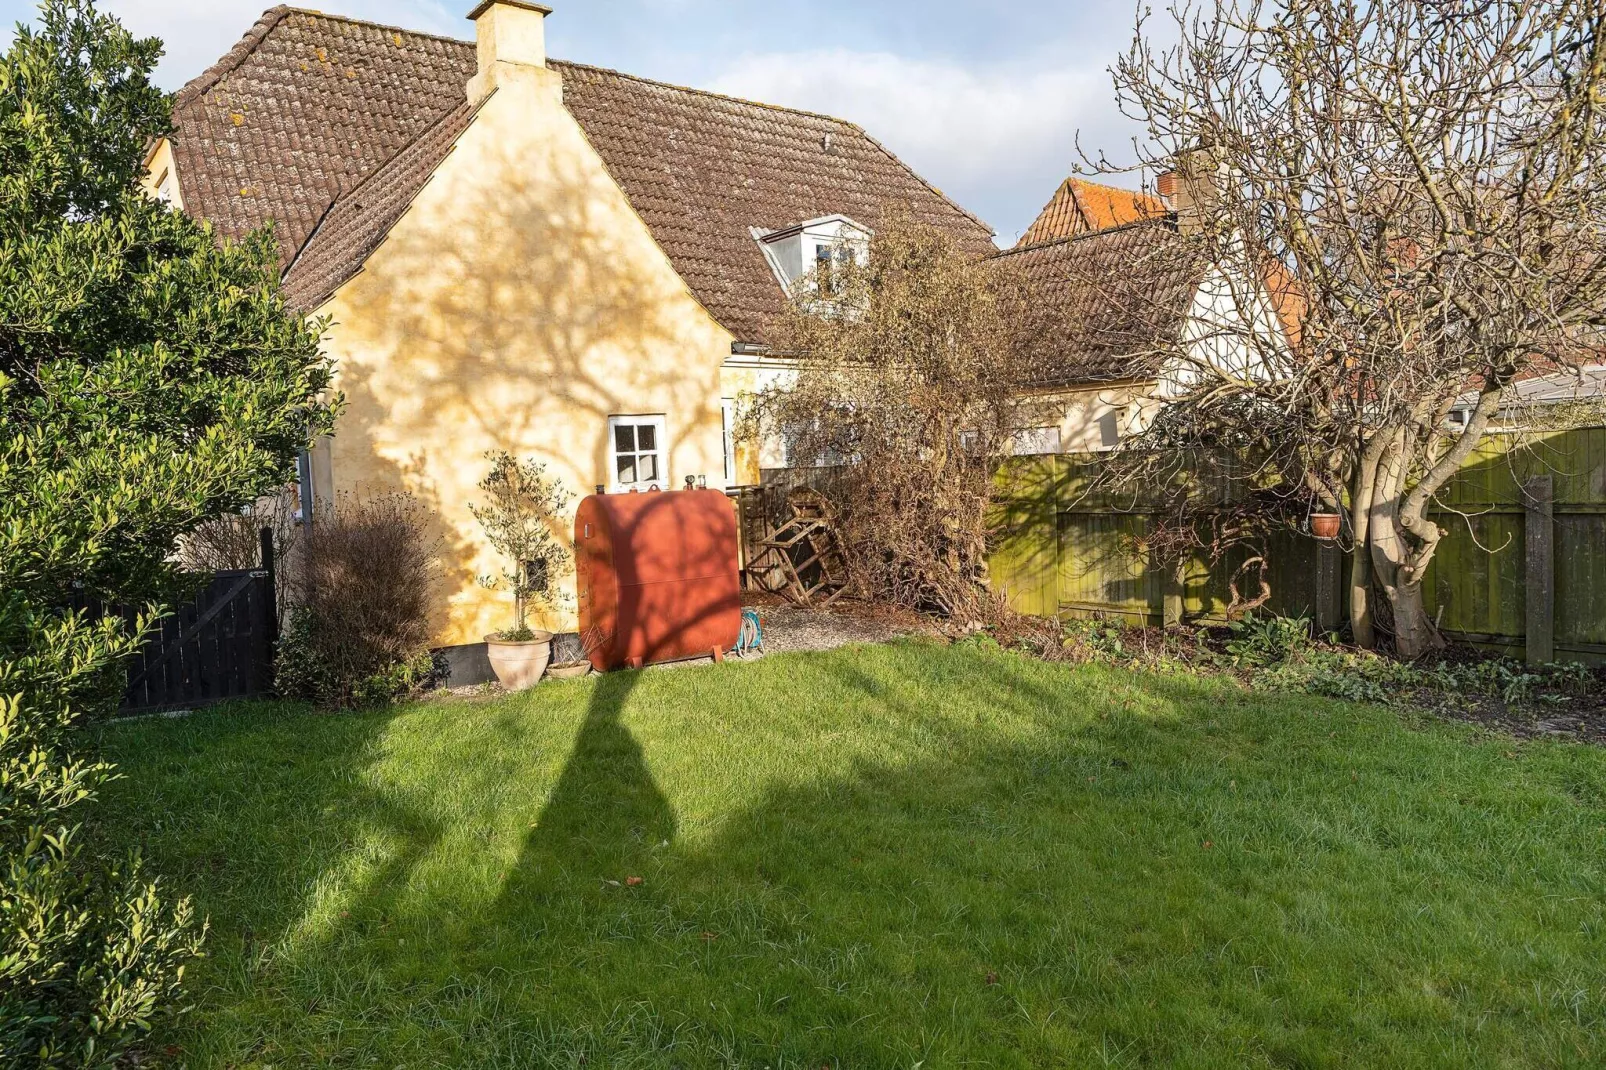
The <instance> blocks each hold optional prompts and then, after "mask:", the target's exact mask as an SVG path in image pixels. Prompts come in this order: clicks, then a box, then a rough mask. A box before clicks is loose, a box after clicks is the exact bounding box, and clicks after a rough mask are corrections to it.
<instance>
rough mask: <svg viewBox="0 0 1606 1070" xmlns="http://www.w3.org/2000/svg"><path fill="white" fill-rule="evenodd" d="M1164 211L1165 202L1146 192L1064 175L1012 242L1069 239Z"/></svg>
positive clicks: (1146, 217) (1019, 244) (1025, 243)
mask: <svg viewBox="0 0 1606 1070" xmlns="http://www.w3.org/2000/svg"><path fill="white" fill-rule="evenodd" d="M1165 214H1166V206H1165V203H1164V202H1163V201H1161V200H1160V198H1158V197H1155V196H1151V195H1150V194H1147V193H1139V192H1136V191H1134V190H1129V189H1119V188H1117V187H1115V186H1105V185H1101V184H1099V183H1097V182H1088V181H1086V180H1085V179H1080V178H1067V179H1066V180H1065V181H1064V182H1062V183H1060V188H1059V189H1057V190H1055V191H1054V196H1053V198H1052V199H1051V200H1050V201H1049V202H1048V204H1047V205H1045V206H1044V208H1043V210H1042V212H1041V213H1039V214H1038V216H1037V219H1036V220H1035V221H1034V222H1033V223H1032V225H1031V226H1030V227H1028V228H1026V233H1025V234H1023V235H1021V239H1020V241H1019V242H1017V243H1016V245H1017V247H1020V246H1026V245H1037V244H1039V243H1041V242H1045V241H1054V240H1056V239H1058V238H1073V237H1075V236H1077V235H1078V234H1091V233H1093V232H1095V231H1100V230H1109V229H1110V228H1111V227H1119V226H1123V225H1125V224H1127V223H1136V222H1138V221H1139V220H1143V219H1155V218H1159V217H1160V216H1164V215H1165Z"/></svg>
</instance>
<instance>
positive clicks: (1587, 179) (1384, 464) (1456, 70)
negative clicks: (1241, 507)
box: [1094, 0, 1606, 656]
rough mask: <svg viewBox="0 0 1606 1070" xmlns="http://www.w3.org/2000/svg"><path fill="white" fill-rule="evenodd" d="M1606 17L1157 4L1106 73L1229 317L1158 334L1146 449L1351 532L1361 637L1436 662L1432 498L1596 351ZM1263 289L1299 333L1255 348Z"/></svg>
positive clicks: (1507, 5)
mask: <svg viewBox="0 0 1606 1070" xmlns="http://www.w3.org/2000/svg"><path fill="white" fill-rule="evenodd" d="M1603 10H1606V8H1603V5H1602V4H1601V3H1600V2H1599V0H1582V2H1574V0H1532V2H1530V0H1354V2H1346V3H1338V2H1335V0H1315V2H1306V0H1285V2H1281V3H1261V2H1258V0H1216V2H1215V3H1214V4H1207V5H1203V6H1193V5H1189V6H1184V7H1182V8H1179V9H1173V10H1172V12H1171V14H1172V16H1173V17H1174V20H1175V32H1176V35H1177V36H1176V41H1177V43H1176V44H1174V45H1172V46H1169V47H1166V48H1160V49H1156V48H1154V47H1152V46H1151V44H1150V43H1149V39H1148V37H1147V34H1146V31H1147V29H1148V27H1147V25H1146V19H1145V18H1144V17H1142V16H1140V19H1139V24H1138V36H1137V39H1136V41H1135V43H1134V45H1133V47H1132V49H1131V50H1130V52H1129V53H1127V54H1126V55H1125V56H1124V57H1123V58H1121V60H1120V61H1119V62H1118V63H1117V65H1116V67H1115V68H1114V76H1115V82H1116V87H1117V91H1118V95H1119V98H1120V101H1121V103H1122V106H1123V110H1125V111H1126V112H1127V113H1128V114H1130V115H1132V116H1134V117H1135V118H1137V119H1139V120H1141V121H1142V122H1143V123H1144V124H1145V126H1146V133H1147V143H1146V146H1143V147H1140V157H1141V159H1140V162H1139V164H1138V166H1139V167H1146V168H1155V169H1170V168H1171V167H1173V166H1175V167H1177V168H1178V173H1179V177H1180V179H1181V183H1180V187H1179V193H1178V198H1177V199H1178V203H1177V207H1178V209H1179V213H1178V230H1179V232H1180V233H1179V237H1180V238H1181V239H1183V240H1184V241H1186V242H1189V243H1191V244H1192V245H1194V246H1196V247H1197V255H1199V256H1200V257H1201V258H1202V259H1205V260H1208V261H1210V262H1212V263H1215V264H1217V265H1220V266H1221V269H1222V270H1221V272H1220V273H1219V275H1220V277H1219V278H1216V279H1215V280H1214V281H1213V282H1212V283H1211V285H1212V286H1214V287H1215V289H1216V291H1218V292H1217V293H1216V294H1215V296H1216V297H1217V298H1218V299H1219V300H1218V303H1220V304H1224V305H1231V306H1233V307H1235V308H1236V309H1237V310H1238V311H1239V312H1241V313H1243V314H1242V315H1239V316H1227V317H1221V318H1220V320H1221V322H1219V323H1211V324H1209V325H1208V326H1207V329H1206V330H1205V331H1204V332H1202V333H1201V332H1199V331H1195V332H1194V333H1193V335H1192V336H1190V337H1184V338H1177V337H1156V338H1154V339H1152V340H1151V343H1150V344H1152V345H1153V346H1154V347H1155V349H1156V350H1157V351H1159V352H1160V353H1162V354H1163V356H1164V361H1163V364H1164V366H1165V367H1166V368H1167V374H1166V376H1165V379H1164V382H1165V385H1166V389H1167V391H1168V392H1169V393H1170V395H1171V396H1170V398H1169V404H1167V405H1166V406H1165V407H1164V408H1163V409H1162V410H1161V411H1160V412H1159V414H1158V416H1157V417H1156V418H1155V419H1154V421H1153V423H1152V425H1151V427H1150V428H1149V430H1148V432H1147V433H1146V434H1144V435H1143V436H1142V437H1140V438H1139V439H1138V440H1137V441H1136V443H1135V445H1137V446H1140V447H1143V448H1145V449H1150V450H1151V455H1155V454H1153V453H1152V451H1153V450H1154V449H1155V448H1158V449H1160V450H1174V449H1175V448H1177V447H1200V446H1204V447H1230V448H1233V449H1236V450H1240V451H1243V453H1244V455H1246V456H1252V457H1256V458H1261V461H1260V462H1259V463H1261V464H1262V465H1263V466H1264V467H1265V468H1266V469H1267V470H1268V471H1274V472H1275V474H1276V475H1277V476H1279V477H1280V478H1281V479H1282V480H1283V485H1284V486H1285V487H1290V488H1294V489H1296V490H1297V491H1298V492H1301V493H1305V494H1309V495H1311V496H1313V497H1314V498H1315V499H1317V500H1319V501H1321V502H1323V503H1325V504H1326V505H1327V506H1329V507H1330V508H1332V509H1334V510H1336V511H1339V512H1341V513H1342V514H1343V515H1344V516H1345V517H1346V519H1347V529H1348V533H1349V536H1350V537H1351V538H1352V539H1353V545H1354V550H1353V558H1352V564H1353V569H1352V572H1353V581H1352V587H1351V590H1350V622H1351V625H1352V627H1353V629H1354V633H1355V637H1356V639H1357V641H1359V642H1361V643H1362V644H1365V645H1371V644H1372V643H1373V641H1374V634H1375V631H1376V629H1377V627H1378V626H1380V625H1382V624H1388V625H1389V626H1390V627H1392V630H1393V633H1394V639H1395V644H1396V648H1397V650H1398V651H1399V653H1401V654H1402V655H1405V656H1415V655H1417V654H1420V653H1422V652H1423V651H1425V650H1428V649H1431V648H1432V647H1434V646H1436V645H1438V644H1440V643H1441V642H1442V640H1441V639H1440V637H1439V636H1438V633H1437V630H1436V629H1435V627H1434V624H1433V622H1432V621H1431V620H1430V619H1429V617H1428V615H1427V613H1426V612H1425V610H1424V607H1423V599H1422V581H1423V576H1424V572H1425V570H1426V569H1427V567H1428V564H1429V562H1430V561H1432V560H1433V556H1434V552H1435V550H1436V548H1437V546H1438V544H1439V542H1440V540H1441V539H1442V538H1443V537H1444V535H1445V531H1444V530H1443V529H1441V528H1440V527H1439V526H1438V525H1437V524H1436V523H1435V522H1434V521H1433V519H1432V518H1431V516H1430V515H1429V510H1430V506H1431V504H1432V502H1433V498H1434V495H1435V494H1436V493H1437V492H1438V491H1439V490H1440V488H1442V487H1443V486H1444V485H1445V483H1446V482H1447V481H1448V480H1449V479H1450V477H1451V476H1452V475H1454V473H1455V472H1456V471H1457V469H1458V468H1459V466H1460V465H1461V463H1462V461H1464V460H1465V459H1466V458H1467V457H1468V456H1469V455H1470V453H1471V452H1472V450H1473V448H1474V447H1475V445H1476V444H1477V442H1478V439H1479V438H1480V437H1481V436H1482V435H1483V434H1484V432H1485V430H1486V428H1487V427H1488V424H1489V420H1490V417H1491V415H1492V414H1493V413H1495V412H1496V411H1497V409H1498V408H1499V405H1500V397H1501V391H1502V390H1503V389H1504V388H1505V387H1507V386H1508V385H1509V384H1511V383H1512V382H1514V381H1516V380H1519V379H1521V378H1523V377H1525V376H1527V375H1530V374H1534V373H1536V372H1539V371H1555V370H1556V369H1558V368H1567V367H1572V366H1575V365H1577V364H1578V363H1579V362H1580V361H1581V360H1582V359H1583V357H1584V355H1585V354H1586V353H1589V352H1598V350H1595V349H1594V347H1595V345H1596V344H1597V339H1598V335H1597V333H1596V332H1597V331H1598V330H1599V328H1600V327H1601V325H1602V322H1603V318H1606V317H1603V296H1606V227H1603V222H1606V148H1603V147H1606V140H1603V134H1606V124H1603V117H1606V115H1603V109H1606V40H1603V38H1602V34H1601V31H1602V14H1603ZM1094 167H1095V169H1098V170H1106V171H1115V170H1122V169H1123V168H1115V167H1111V166H1109V165H1107V164H1105V163H1103V162H1102V161H1101V162H1098V163H1096V164H1095V165H1094ZM1130 283H1131V280H1126V281H1125V283H1124V286H1125V288H1126V289H1127V290H1130V289H1131V288H1132V287H1131V284H1130ZM1268 293H1269V296H1270V303H1271V304H1273V305H1278V306H1281V307H1280V308H1279V309H1278V311H1280V312H1281V313H1282V315H1283V319H1284V321H1285V322H1287V323H1288V324H1289V325H1290V326H1291V328H1292V329H1289V330H1287V331H1282V332H1279V331H1269V332H1268V331H1264V330H1261V329H1258V328H1259V327H1260V326H1263V324H1264V322H1265V318H1266V307H1267V304H1268ZM1468 392H1471V393H1473V394H1474V395H1475V397H1476V401H1475V403H1474V404H1473V406H1472V410H1471V415H1470V419H1468V420H1467V421H1466V422H1465V423H1453V422H1451V421H1450V420H1448V419H1447V417H1448V414H1449V413H1450V411H1451V410H1452V408H1453V407H1454V406H1455V405H1456V403H1457V401H1458V399H1460V398H1463V397H1465V396H1466V395H1467V394H1468ZM1374 590H1376V591H1379V592H1381V594H1382V595H1383V598H1384V601H1385V603H1386V608H1387V610H1388V612H1387V613H1386V614H1385V615H1383V616H1380V617H1378V618H1377V619H1376V620H1375V621H1374V612H1375V610H1377V608H1378V607H1377V606H1376V605H1374V604H1373V601H1372V600H1371V598H1370V595H1371V593H1372V592H1373V591H1374Z"/></svg>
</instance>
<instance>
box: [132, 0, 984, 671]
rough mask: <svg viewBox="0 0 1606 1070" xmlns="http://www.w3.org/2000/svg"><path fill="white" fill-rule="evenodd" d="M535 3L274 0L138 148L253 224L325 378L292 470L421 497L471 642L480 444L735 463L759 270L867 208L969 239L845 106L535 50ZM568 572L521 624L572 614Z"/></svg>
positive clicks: (808, 254) (213, 206)
mask: <svg viewBox="0 0 1606 1070" xmlns="http://www.w3.org/2000/svg"><path fill="white" fill-rule="evenodd" d="M548 14H549V11H548V9H547V8H544V7H542V6H540V5H538V4H533V3H527V2H522V0H486V2H484V3H481V4H480V5H479V6H478V7H477V8H475V9H474V11H473V13H472V14H471V15H470V18H471V19H472V20H473V21H474V26H475V37H476V41H475V42H474V43H468V42H462V41H456V40H449V39H446V38H440V37H433V36H429V35H425V34H420V33H414V32H410V31H407V30H401V29H394V28H391V27H386V26H379V25H375V24H372V23H367V22H358V21H355V20H351V19H344V18H338V17H334V16H328V15H323V14H319V13H316V12H311V11H301V10H296V9H291V8H275V9H273V10H271V11H268V12H267V13H266V14H264V15H263V17H262V18H261V20H260V21H258V22H257V24H256V25H255V26H254V27H253V28H252V29H251V31H250V33H248V34H247V35H246V37H245V38H244V39H243V40H242V41H241V42H240V43H239V44H238V45H237V46H236V47H235V48H234V49H232V50H231V51H230V52H229V53H228V55H226V56H225V57H223V59H222V60H220V61H219V62H218V63H217V64H216V65H215V66H214V67H212V68H211V69H210V70H208V71H207V72H206V73H204V74H203V75H201V76H200V77H199V78H197V79H196V80H195V81H193V82H191V83H190V84H189V85H187V86H185V87H184V89H183V90H182V91H181V92H180V93H179V94H178V97H177V100H176V102H175V108H174V115H173V119H174V132H173V135H172V137H171V138H170V139H166V140H163V141H161V142H159V143H158V144H156V145H155V146H154V147H153V148H152V150H151V153H150V156H149V159H148V161H147V163H148V174H147V179H146V183H147V188H148V189H149V191H150V192H151V193H152V194H153V195H155V196H159V197H162V198H163V199H165V200H167V201H169V202H170V203H172V204H173V205H175V206H176V207H178V208H181V209H182V210H184V211H187V212H189V213H190V214H192V215H194V216H196V217H197V218H200V219H203V220H207V221H209V222H210V223H211V224H212V225H213V226H214V227H215V228H216V230H217V233H218V234H220V235H222V236H224V237H238V236H240V235H243V234H245V233H247V232H249V231H251V230H253V229H254V228H258V227H261V226H264V225H266V224H269V223H272V224H273V226H274V228H275V231H274V232H275V235H276V237H277V239H278V242H279V248H280V259H281V264H282V266H283V268H284V289H285V293H286V295H287V297H288V298H289V299H290V300H291V301H292V302H293V303H294V304H295V305H297V306H298V307H300V308H301V309H303V310H305V311H307V312H311V313H317V314H319V315H322V316H327V317H328V318H329V320H330V326H329V331H328V335H327V338H326V343H325V344H326V348H327V351H328V353H329V354H330V355H331V356H332V357H333V358H335V360H336V364H337V369H336V375H337V385H338V387H339V389H340V390H341V391H342V392H343V393H344V395H345V398H346V410H345V412H344V414H343V415H342V416H341V418H340V421H339V424H338V426H337V429H336V433H335V435H334V436H333V437H332V438H331V439H328V440H326V441H324V442H322V443H320V444H319V445H318V446H317V448H316V449H315V450H314V451H313V452H312V454H311V456H310V458H309V463H308V465H307V467H308V468H309V469H310V479H309V481H310V483H311V484H312V487H313V489H314V491H315V493H316V495H317V496H318V497H319V498H320V499H323V500H326V501H327V500H338V499H337V497H336V496H337V493H338V492H341V491H350V492H354V493H357V494H375V493H381V492H385V491H391V490H405V491H407V492H409V493H411V494H413V495H415V496H417V497H418V498H419V500H421V501H422V502H423V503H424V504H425V505H426V506H427V507H428V508H429V510H430V511H431V515H432V516H433V517H434V518H435V520H436V522H437V525H438V531H437V534H439V535H440V536H441V537H442V539H443V545H445V547H446V548H447V550H446V555H445V557H446V563H447V569H446V572H447V575H446V584H445V587H446V590H445V594H444V596H443V600H442V602H441V604H440V606H439V608H438V614H437V620H436V622H435V631H436V637H437V642H438V643H440V644H442V645H445V646H448V647H464V648H465V650H466V653H467V655H468V657H470V658H472V655H473V651H472V649H471V647H472V645H473V644H477V643H479V642H480V640H481V638H482V637H483V636H484V635H485V634H486V633H488V632H491V631H494V630H496V629H498V628H501V627H503V626H505V625H506V624H507V622H508V616H509V612H508V605H507V597H506V596H505V595H497V594H493V593H491V592H487V591H485V590H482V589H481V588H480V587H479V586H478V584H477V583H476V577H477V576H480V575H483V574H487V573H491V572H494V571H496V566H497V565H498V562H496V560H495V558H494V556H493V554H492V552H491V550H490V548H489V546H488V545H487V543H486V541H485V539H484V536H483V534H482V533H481V532H480V530H479V528H478V525H477V524H476V523H475V521H474V518H473V516H472V515H471V514H470V512H469V508H468V507H469V505H470V503H472V502H474V501H476V499H477V496H478V495H477V491H476V484H477V482H478V481H479V479H480V478H481V477H482V476H483V474H484V473H485V471H486V470H487V462H486V460H485V453H486V451H488V450H494V449H507V450H510V451H512V452H513V453H515V454H517V455H519V456H521V457H532V456H533V457H535V458H537V459H539V460H541V461H543V462H545V463H546V464H547V465H548V467H549V470H551V471H552V472H554V473H556V474H557V475H558V476H560V477H561V478H562V480H563V481H564V483H565V484H566V485H567V486H568V487H569V489H570V490H571V491H573V492H574V493H575V494H576V495H579V494H583V493H587V492H589V491H591V490H592V489H593V488H595V487H599V486H605V487H608V488H609V489H611V490H616V491H628V490H643V491H645V490H650V489H651V488H653V487H660V488H663V489H666V490H667V489H670V488H673V487H679V486H681V485H682V484H683V483H684V481H685V480H686V479H687V478H688V477H690V478H694V479H696V480H698V481H699V482H704V481H706V484H707V485H708V486H711V487H724V486H727V485H730V484H734V483H740V482H750V481H752V480H754V479H756V478H757V475H758V473H757V464H756V458H754V457H752V456H750V455H749V454H750V451H744V450H743V449H741V448H739V447H738V444H737V443H736V442H734V441H733V439H734V436H733V435H732V429H731V418H732V403H733V401H734V400H735V399H737V398H738V397H739V396H740V395H741V394H743V393H744V392H746V391H750V390H752V389H754V388H755V387H756V386H757V385H759V384H760V383H762V382H763V381H764V378H765V377H766V376H769V375H772V374H774V372H773V371H772V369H773V368H774V367H776V366H778V365H777V362H775V361H774V360H773V358H770V357H768V356H767V355H766V353H767V346H766V334H765V330H766V323H768V322H770V320H771V317H773V316H774V315H775V314H776V313H778V312H780V311H781V309H782V307H783V302H784V301H785V299H786V290H785V286H786V284H788V283H790V282H791V281H792V280H793V279H794V278H796V277H797V276H798V275H799V274H800V273H801V272H803V271H806V270H808V269H809V268H810V267H811V266H812V265H813V264H815V263H816V262H817V261H818V260H819V259H820V258H821V257H822V256H826V257H828V256H832V255H838V254H837V253H836V252H835V250H840V249H842V248H844V247H845V246H851V243H852V242H853V241H855V240H857V239H858V238H859V237H862V236H863V235H867V234H868V233H870V232H871V231H873V229H874V228H875V226H876V224H877V220H878V219H879V218H880V217H881V215H882V213H883V212H884V211H885V210H887V209H888V208H890V207H896V208H897V209H898V210H900V211H905V212H907V213H909V214H910V215H911V217H912V218H914V219H916V220H919V221H922V222H924V223H927V224H929V225H933V226H938V227H942V228H944V229H946V230H948V231H950V232H951V233H953V234H954V235H955V236H956V237H957V238H958V240H959V241H960V242H961V244H962V246H963V247H964V248H966V249H969V250H972V251H974V252H975V253H976V255H977V256H978V257H979V256H983V255H985V254H987V253H989V252H991V251H993V250H994V246H993V244H992V241H991V231H990V229H989V228H988V227H987V226H986V225H985V224H984V223H982V222H981V221H980V220H979V219H977V218H976V217H974V216H972V215H970V214H969V213H967V212H965V211H964V210H962V209H961V208H959V207H958V206H957V205H955V204H953V203H952V202H951V201H949V200H948V199H947V198H945V197H944V196H943V195H942V194H941V193H940V192H939V191H937V190H936V189H934V188H933V187H931V186H930V185H929V184H927V183H926V182H924V181H923V180H922V179H921V178H920V177H919V176H918V175H916V174H914V173H913V172H912V171H910V170H909V168H907V167H906V166H904V165H903V164H902V163H901V162H900V161H899V160H897V159H896V158H895V157H894V156H892V155H891V154H890V153H889V152H887V151H886V150H885V149H884V148H882V147H881V146H880V145H879V144H877V143H876V142H875V141H873V140H872V139H871V138H870V137H869V136H867V135H866V134H865V133H864V131H862V130H860V129H859V128H858V127H856V126H854V125H852V124H851V123H846V122H843V121H841V120H837V119H832V118H829V117H827V116H823V115H814V114H810V113H807V112H801V111H793V110H790V109H784V108H776V107H769V106H766V105H762V104H754V103H749V102H746V101H741V100H735V99H732V98H729V97H723V96H716V95H714V94H710V93H704V92H699V91H695V90H691V89H684V88H680V87H677V86H671V85H665V84H662V83H658V82H652V81H647V80H645V79H641V78H634V77H631V76H629V75H625V74H620V73H617V72H614V71H609V70H603V69H599V68H596V67H587V66H582V65H579V64H575V63H567V62H559V61H556V60H549V59H548V57H547V55H546V51H545V45H544V20H545V18H546V16H547V15H548ZM564 534H566V533H564ZM569 594H570V600H569V603H568V605H566V606H565V607H564V608H562V609H560V610H559V611H557V612H556V613H554V614H552V615H551V616H550V618H549V619H548V620H546V621H545V622H544V623H545V624H546V625H548V626H551V627H554V628H558V629H569V628H572V627H573V620H574V606H573V601H572V585H571V586H570V587H569Z"/></svg>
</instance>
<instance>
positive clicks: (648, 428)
mask: <svg viewBox="0 0 1606 1070" xmlns="http://www.w3.org/2000/svg"><path fill="white" fill-rule="evenodd" d="M636 448H637V449H639V450H640V451H641V452H642V453H651V452H652V451H653V450H656V449H657V448H658V429H657V428H656V427H654V426H653V425H652V424H640V425H638V426H637V427H636Z"/></svg>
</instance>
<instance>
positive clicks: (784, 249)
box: [751, 215, 870, 293]
mask: <svg viewBox="0 0 1606 1070" xmlns="http://www.w3.org/2000/svg"><path fill="white" fill-rule="evenodd" d="M751 233H752V235H753V238H754V239H755V240H756V241H757V242H758V245H759V248H760V249H762V250H763V251H764V259H765V260H767V261H768V262H769V265H770V270H771V271H773V272H774V273H775V278H776V281H778V282H779V283H780V284H781V288H782V289H784V290H786V291H787V292H788V293H792V292H794V291H796V290H797V289H798V288H799V287H800V286H802V285H805V284H806V283H807V280H808V279H809V278H810V276H811V274H812V273H813V272H814V271H815V270H816V269H821V270H820V271H819V277H820V278H824V279H828V280H829V279H832V278H834V277H835V275H836V274H837V271H838V270H839V269H840V267H841V265H843V264H846V263H847V262H848V259H849V258H850V257H852V258H854V259H856V260H857V261H858V262H859V263H861V264H862V263H864V262H865V259H866V257H868V255H869V251H870V228H868V227H866V226H863V225H862V224H860V223H856V222H854V221H853V220H852V219H849V218H848V217H847V216H843V215H830V216H821V217H820V218H819V219H810V220H808V221H807V222H804V223H799V224H797V225H796V226H791V227H783V228H781V229H780V230H761V229H759V228H757V227H754V228H753V229H752V231H751ZM831 288H832V284H831V283H829V282H828V283H827V289H831Z"/></svg>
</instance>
